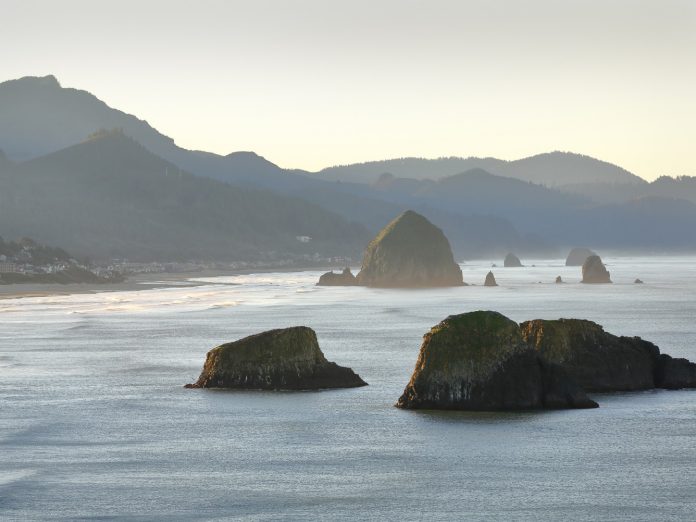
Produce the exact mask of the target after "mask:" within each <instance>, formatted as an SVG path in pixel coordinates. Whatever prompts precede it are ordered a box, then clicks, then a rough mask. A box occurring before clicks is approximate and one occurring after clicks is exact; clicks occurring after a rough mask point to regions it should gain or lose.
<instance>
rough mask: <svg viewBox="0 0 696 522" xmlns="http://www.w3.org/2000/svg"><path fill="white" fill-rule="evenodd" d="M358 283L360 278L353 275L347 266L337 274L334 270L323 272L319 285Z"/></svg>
mask: <svg viewBox="0 0 696 522" xmlns="http://www.w3.org/2000/svg"><path fill="white" fill-rule="evenodd" d="M357 284H358V280H357V279H356V277H355V276H354V275H353V272H351V271H350V268H348V267H346V268H344V269H343V271H342V272H341V273H340V274H335V273H334V271H333V270H332V271H331V272H326V273H325V274H322V275H321V277H319V282H318V283H317V286H355V285H357Z"/></svg>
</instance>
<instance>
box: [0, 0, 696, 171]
mask: <svg viewBox="0 0 696 522" xmlns="http://www.w3.org/2000/svg"><path fill="white" fill-rule="evenodd" d="M0 24H1V26H2V31H0V81H4V80H9V79H13V78H19V77H22V76H44V75H47V74H53V75H55V76H56V77H57V78H58V80H59V81H60V82H61V84H62V85H63V86H64V87H75V88H79V89H84V90H87V91H90V92H91V93H93V94H95V95H96V96H97V97H99V98H100V99H102V100H104V101H105V102H106V103H108V104H109V105H110V106H112V107H115V108H118V109H121V110H123V111H125V112H128V113H131V114H135V115H137V116H138V117H139V118H141V119H145V120H147V121H148V122H149V123H150V124H151V125H153V126H154V127H155V128H157V129H158V130H159V131H160V132H162V133H164V134H166V135H168V136H171V137H172V138H174V139H175V141H176V142H177V144H179V145H180V146H182V147H185V148H189V149H200V150H207V151H211V152H217V153H220V154H228V153H230V152H233V151H238V150H253V151H255V152H257V153H258V154H261V155H262V156H264V157H266V158H267V159H269V160H271V161H273V162H274V163H277V164H278V165H280V166H282V167H287V168H303V169H307V170H319V169H321V168H323V167H327V166H331V165H337V164H348V163H355V162H362V161H369V160H378V159H387V158H395V157H405V156H418V157H429V158H435V157H442V156H464V157H467V156H494V157H498V158H502V159H517V158H521V157H526V156H530V155H533V154H537V153H541V152H548V151H553V150H562V151H572V152H578V153H582V154H587V155H590V156H594V157H597V158H600V159H603V160H606V161H610V162H612V163H616V164H618V165H621V166H622V167H624V168H627V169H628V170H630V171H632V172H634V173H635V174H638V175H640V176H642V177H644V178H646V179H649V180H650V179H654V178H655V177H657V176H659V175H673V176H676V175H696V152H695V151H696V146H694V142H695V141H696V94H695V93H696V1H694V0H659V1H658V0H655V1H650V2H647V1H642V0H601V1H599V0H583V1H575V0H565V1H562V2H559V1H557V0H553V1H551V0H548V1H546V0H527V1H524V2H522V1H517V0H510V1H496V0H481V1H468V0H428V1H419V0H369V1H366V0H351V1H350V2H345V1H331V0H296V1H294V0H275V1H272V0H253V1H251V0H247V1H243V2H239V1H235V0H226V1H218V0H197V1H196V2H191V1H188V0H187V1H177V0H167V1H160V0H152V1H147V0H138V1H132V0H121V1H114V2H94V1H93V0H89V1H83V0H80V1H75V0H61V1H60V2H55V1H53V0H44V1H36V0H2V18H1V19H0Z"/></svg>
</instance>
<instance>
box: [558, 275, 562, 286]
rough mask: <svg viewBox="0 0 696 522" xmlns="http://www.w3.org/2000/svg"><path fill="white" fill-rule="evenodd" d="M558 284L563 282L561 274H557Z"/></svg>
mask: <svg viewBox="0 0 696 522" xmlns="http://www.w3.org/2000/svg"><path fill="white" fill-rule="evenodd" d="M556 284H557V285H560V284H563V278H562V277H561V276H556Z"/></svg>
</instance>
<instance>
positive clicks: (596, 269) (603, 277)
mask: <svg viewBox="0 0 696 522" xmlns="http://www.w3.org/2000/svg"><path fill="white" fill-rule="evenodd" d="M582 282H583V283H588V284H606V283H611V279H610V278H609V272H608V271H607V268H606V267H605V266H604V263H602V260H601V258H600V257H599V256H590V257H588V258H587V259H585V263H583V265H582Z"/></svg>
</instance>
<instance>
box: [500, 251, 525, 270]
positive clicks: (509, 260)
mask: <svg viewBox="0 0 696 522" xmlns="http://www.w3.org/2000/svg"><path fill="white" fill-rule="evenodd" d="M503 266H506V267H512V268H517V267H521V266H522V261H520V258H519V257H517V256H516V255H515V254H513V253H509V254H508V255H506V256H505V261H503Z"/></svg>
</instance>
